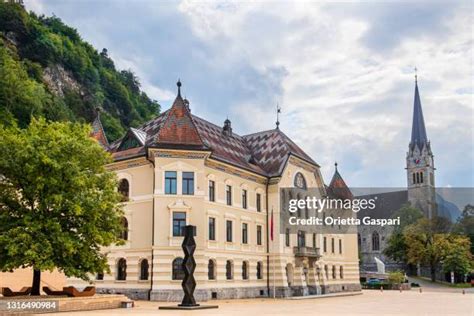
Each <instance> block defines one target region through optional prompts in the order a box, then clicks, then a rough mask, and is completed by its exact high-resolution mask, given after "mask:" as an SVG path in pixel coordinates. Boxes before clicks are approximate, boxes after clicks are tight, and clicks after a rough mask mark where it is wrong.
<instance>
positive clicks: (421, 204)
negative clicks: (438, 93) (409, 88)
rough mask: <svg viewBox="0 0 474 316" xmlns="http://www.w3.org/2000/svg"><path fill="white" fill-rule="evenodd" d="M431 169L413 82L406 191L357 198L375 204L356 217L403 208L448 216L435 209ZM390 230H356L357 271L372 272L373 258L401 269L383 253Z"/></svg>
mask: <svg viewBox="0 0 474 316" xmlns="http://www.w3.org/2000/svg"><path fill="white" fill-rule="evenodd" d="M435 170H436V169H435V166H434V156H433V152H432V150H431V144H430V141H429V140H428V136H427V133H426V128H425V120H424V118H423V110H422V107H421V100H420V92H419V89H418V80H415V97H414V102H413V121H412V129H411V139H410V142H409V144H408V152H407V154H406V177H407V189H406V190H402V191H393V192H387V193H382V194H373V195H364V196H360V197H364V198H372V197H376V198H377V202H376V208H375V209H374V210H364V211H361V212H360V213H359V214H358V217H359V218H363V217H364V216H370V217H372V218H392V216H393V215H394V213H395V212H396V211H398V210H399V209H400V208H401V207H403V206H404V205H411V206H412V207H415V208H418V209H419V210H421V211H422V212H423V214H424V215H425V216H426V217H427V218H431V217H433V216H438V215H439V216H446V217H449V214H445V213H446V211H445V210H443V209H438V203H437V199H439V198H440V197H437V196H436V192H435ZM443 211H444V212H443ZM392 231H393V228H392V227H390V226H386V227H378V226H360V227H359V233H358V245H359V251H360V259H361V271H375V270H376V263H375V258H378V259H380V260H382V262H384V263H385V264H386V266H387V269H388V270H395V269H401V268H403V267H402V266H401V265H400V264H398V263H397V262H393V260H391V259H390V258H388V257H386V256H385V255H384V254H383V251H384V249H385V248H386V247H387V242H388V239H389V237H390V235H391V233H392Z"/></svg>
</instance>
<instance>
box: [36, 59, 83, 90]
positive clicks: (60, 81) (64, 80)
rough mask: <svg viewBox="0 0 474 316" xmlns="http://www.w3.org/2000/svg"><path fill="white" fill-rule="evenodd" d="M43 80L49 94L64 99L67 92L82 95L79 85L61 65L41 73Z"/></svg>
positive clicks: (49, 67) (47, 68) (50, 67)
mask: <svg viewBox="0 0 474 316" xmlns="http://www.w3.org/2000/svg"><path fill="white" fill-rule="evenodd" d="M43 80H44V82H45V83H46V85H47V86H48V88H49V89H50V90H51V92H52V93H54V94H55V95H57V96H60V97H64V94H65V92H66V91H67V90H70V91H74V92H79V93H80V94H81V95H83V91H82V89H81V85H80V84H79V83H78V82H77V81H76V80H75V79H74V78H73V76H72V74H71V73H70V72H69V71H67V70H65V69H64V67H63V66H61V65H54V66H48V67H46V68H45V69H44V71H43Z"/></svg>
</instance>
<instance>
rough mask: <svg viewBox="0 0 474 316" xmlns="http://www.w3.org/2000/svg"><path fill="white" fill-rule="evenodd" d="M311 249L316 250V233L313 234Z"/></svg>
mask: <svg viewBox="0 0 474 316" xmlns="http://www.w3.org/2000/svg"><path fill="white" fill-rule="evenodd" d="M313 248H316V233H313Z"/></svg>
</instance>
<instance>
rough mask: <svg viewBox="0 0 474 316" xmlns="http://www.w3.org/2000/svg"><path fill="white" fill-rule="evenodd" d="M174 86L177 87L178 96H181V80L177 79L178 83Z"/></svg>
mask: <svg viewBox="0 0 474 316" xmlns="http://www.w3.org/2000/svg"><path fill="white" fill-rule="evenodd" d="M176 85H177V86H178V96H179V97H180V96H181V80H179V79H178V82H176Z"/></svg>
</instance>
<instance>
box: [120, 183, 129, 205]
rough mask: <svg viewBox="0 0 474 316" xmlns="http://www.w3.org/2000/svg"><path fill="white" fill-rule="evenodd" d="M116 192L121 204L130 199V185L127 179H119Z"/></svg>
mask: <svg viewBox="0 0 474 316" xmlns="http://www.w3.org/2000/svg"><path fill="white" fill-rule="evenodd" d="M118 192H119V193H120V194H121V195H122V202H126V201H128V200H129V197H130V184H129V183H128V180H127V179H121V180H120V182H119V186H118Z"/></svg>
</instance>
